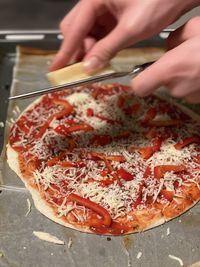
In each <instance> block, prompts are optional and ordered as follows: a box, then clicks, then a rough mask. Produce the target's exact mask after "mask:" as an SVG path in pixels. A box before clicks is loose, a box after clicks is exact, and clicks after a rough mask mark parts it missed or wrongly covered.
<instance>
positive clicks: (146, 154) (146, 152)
mask: <svg viewBox="0 0 200 267" xmlns="http://www.w3.org/2000/svg"><path fill="white" fill-rule="evenodd" d="M161 144H162V138H161V137H157V138H155V139H154V141H153V146H147V147H134V146H132V147H130V148H129V151H130V152H134V151H138V152H139V153H140V154H141V156H142V158H143V159H149V158H150V157H151V156H152V155H153V154H154V153H155V152H156V151H159V150H160V147H161Z"/></svg>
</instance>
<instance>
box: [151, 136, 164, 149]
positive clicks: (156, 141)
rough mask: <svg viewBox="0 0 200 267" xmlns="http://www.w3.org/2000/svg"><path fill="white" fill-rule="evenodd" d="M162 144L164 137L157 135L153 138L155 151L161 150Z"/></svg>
mask: <svg viewBox="0 0 200 267" xmlns="http://www.w3.org/2000/svg"><path fill="white" fill-rule="evenodd" d="M161 145H162V138H161V137H157V138H155V139H154V140H153V147H152V148H153V151H154V152H156V151H159V150H160V148H161Z"/></svg>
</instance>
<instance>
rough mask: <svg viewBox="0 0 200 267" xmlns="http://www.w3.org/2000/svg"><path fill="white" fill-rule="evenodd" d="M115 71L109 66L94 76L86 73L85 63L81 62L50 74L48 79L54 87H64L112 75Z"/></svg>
mask: <svg viewBox="0 0 200 267" xmlns="http://www.w3.org/2000/svg"><path fill="white" fill-rule="evenodd" d="M112 72H115V70H114V69H113V68H112V67H111V66H107V67H105V68H103V69H101V70H99V71H97V72H94V73H93V74H88V73H86V72H85V69H84V67H83V63H82V62H79V63H76V64H73V65H70V66H67V67H65V68H62V69H59V70H56V71H52V72H49V73H48V74H47V78H48V80H49V82H50V83H51V84H52V85H62V84H65V83H69V82H74V81H79V80H82V79H86V78H89V77H92V76H98V75H102V74H106V73H112Z"/></svg>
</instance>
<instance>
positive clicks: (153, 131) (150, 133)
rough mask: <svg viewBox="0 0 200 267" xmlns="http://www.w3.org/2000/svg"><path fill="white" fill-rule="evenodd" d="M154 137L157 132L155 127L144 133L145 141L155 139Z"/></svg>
mask: <svg viewBox="0 0 200 267" xmlns="http://www.w3.org/2000/svg"><path fill="white" fill-rule="evenodd" d="M156 135H157V132H156V128H155V127H151V128H149V130H148V131H147V132H146V133H145V137H146V138H147V139H150V140H151V139H152V138H154V137H156Z"/></svg>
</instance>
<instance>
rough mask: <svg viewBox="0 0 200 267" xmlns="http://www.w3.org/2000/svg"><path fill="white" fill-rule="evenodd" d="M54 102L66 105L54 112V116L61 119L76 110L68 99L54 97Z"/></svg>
mask: <svg viewBox="0 0 200 267" xmlns="http://www.w3.org/2000/svg"><path fill="white" fill-rule="evenodd" d="M52 102H53V103H54V104H56V105H61V106H63V107H64V109H63V110H61V111H59V112H57V113H55V114H53V115H52V116H53V118H56V119H60V118H62V117H64V116H69V115H70V114H71V113H72V112H73V110H74V108H73V106H72V105H71V104H70V103H69V102H68V101H67V100H63V99H58V98H53V100H52Z"/></svg>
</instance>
